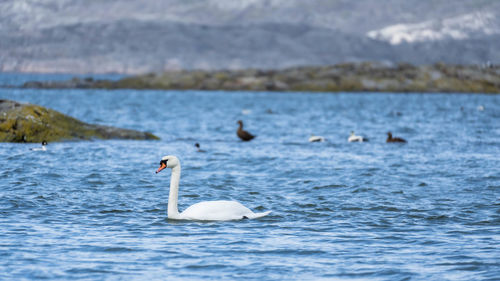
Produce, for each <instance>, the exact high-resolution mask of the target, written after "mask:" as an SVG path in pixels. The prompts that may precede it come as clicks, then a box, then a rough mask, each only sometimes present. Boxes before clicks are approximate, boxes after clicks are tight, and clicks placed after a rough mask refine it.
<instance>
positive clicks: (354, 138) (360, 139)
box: [347, 132, 368, 142]
mask: <svg viewBox="0 0 500 281" xmlns="http://www.w3.org/2000/svg"><path fill="white" fill-rule="evenodd" d="M347 141H348V142H364V141H368V139H366V138H363V137H362V136H356V135H355V134H354V132H351V135H350V136H349V138H348V139H347Z"/></svg>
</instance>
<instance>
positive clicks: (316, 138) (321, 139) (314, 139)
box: [309, 135, 325, 142]
mask: <svg viewBox="0 0 500 281" xmlns="http://www.w3.org/2000/svg"><path fill="white" fill-rule="evenodd" d="M324 141H325V138H324V137H321V136H315V135H311V136H310V137H309V142H324Z"/></svg>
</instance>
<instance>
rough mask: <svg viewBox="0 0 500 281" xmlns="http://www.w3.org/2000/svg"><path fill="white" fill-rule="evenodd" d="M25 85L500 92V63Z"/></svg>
mask: <svg viewBox="0 0 500 281" xmlns="http://www.w3.org/2000/svg"><path fill="white" fill-rule="evenodd" d="M22 87H23V88H40V89H72V88H84V89H87V88H95V89H163V90H226V91H307V92H311V91H312V92H363V91H369V92H440V93H441V92H445V93H446V92H454V93H457V92H458V93H500V66H491V65H488V66H477V65H445V64H440V63H438V64H433V65H423V66H414V65H410V64H399V65H396V66H387V65H384V64H379V63H369V62H365V63H346V64H337V65H332V66H308V67H293V68H286V69H282V70H256V69H247V70H219V71H201V70H192V71H187V70H185V71H169V72H163V73H149V74H145V75H138V76H131V77H127V78H123V79H121V80H117V81H111V80H94V79H92V78H90V77H89V78H85V79H79V78H73V79H71V80H68V81H52V82H38V81H31V82H27V83H25V84H24V85H22Z"/></svg>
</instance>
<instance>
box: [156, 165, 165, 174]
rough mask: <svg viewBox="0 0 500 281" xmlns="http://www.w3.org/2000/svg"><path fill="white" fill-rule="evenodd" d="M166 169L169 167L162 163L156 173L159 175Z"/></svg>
mask: <svg viewBox="0 0 500 281" xmlns="http://www.w3.org/2000/svg"><path fill="white" fill-rule="evenodd" d="M166 167H167V165H165V163H161V164H160V168H158V170H156V173H157V174H158V173H159V172H161V170H163V169H165V168H166Z"/></svg>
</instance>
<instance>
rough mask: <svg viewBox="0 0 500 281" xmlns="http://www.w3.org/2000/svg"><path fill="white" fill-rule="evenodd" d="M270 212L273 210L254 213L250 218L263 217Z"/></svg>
mask: <svg viewBox="0 0 500 281" xmlns="http://www.w3.org/2000/svg"><path fill="white" fill-rule="evenodd" d="M269 213H271V211H267V212H262V213H253V214H252V215H250V216H248V218H249V219H258V218H262V217H265V216H267V215H269Z"/></svg>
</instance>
